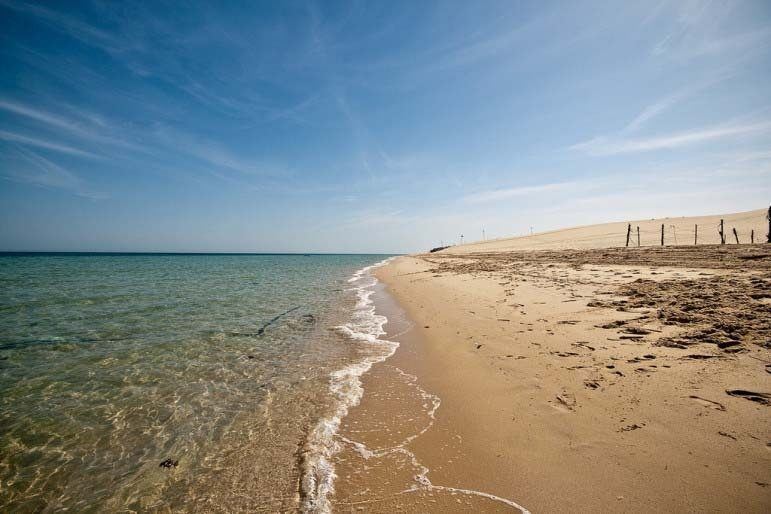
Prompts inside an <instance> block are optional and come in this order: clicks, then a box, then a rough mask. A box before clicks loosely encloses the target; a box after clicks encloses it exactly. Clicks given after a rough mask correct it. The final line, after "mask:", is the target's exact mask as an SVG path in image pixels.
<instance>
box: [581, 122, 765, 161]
mask: <svg viewBox="0 0 771 514" xmlns="http://www.w3.org/2000/svg"><path fill="white" fill-rule="evenodd" d="M769 130H771V122H769V121H762V122H754V123H744V124H733V125H718V126H712V127H707V128H703V129H699V130H692V131H688V132H678V133H676V134H669V135H666V136H659V137H650V138H626V139H625V138H609V137H595V138H593V139H590V140H588V141H584V142H582V143H577V144H575V145H572V146H571V147H570V149H571V150H577V151H580V152H583V153H585V154H587V155H592V156H603V155H616V154H625V153H635V152H649V151H652V150H665V149H672V148H678V147H682V146H688V145H695V144H699V143H705V142H707V141H715V140H719V139H727V138H731V137H736V136H742V135H749V134H753V133H761V132H767V131H769Z"/></svg>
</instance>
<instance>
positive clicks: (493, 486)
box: [376, 211, 771, 512]
mask: <svg viewBox="0 0 771 514" xmlns="http://www.w3.org/2000/svg"><path fill="white" fill-rule="evenodd" d="M764 213H765V211H752V212H750V213H740V214H737V215H725V216H717V217H709V218H707V217H705V218H702V219H700V220H696V221H694V220H693V219H684V221H682V222H681V223H680V224H681V225H682V226H683V227H685V226H691V227H693V225H694V224H697V223H701V224H703V225H705V226H710V225H714V224H715V221H716V220H719V219H720V218H723V219H725V220H726V222H725V225H726V230H727V231H728V230H729V228H728V227H732V226H740V227H742V228H741V230H739V233H740V237H744V236H743V235H742V234H744V232H745V231H747V229H749V230H752V229H754V230H755V237H756V241H758V238H759V237H764V236H765V231H763V222H764V221H765V220H764V219H763V216H764ZM729 220H730V221H729ZM661 223H662V222H661V221H660V220H654V225H658V226H659V227H660V225H661ZM664 223H665V225H666V222H664ZM731 223H733V225H732V224H731ZM740 223H744V225H740ZM672 224H674V223H672ZM756 225H757V226H756ZM633 226H636V224H634V223H633ZM609 227H610V226H609V225H606V226H595V227H583V228H581V229H570V230H566V231H562V232H553V233H550V234H548V235H539V236H533V237H532V238H517V239H509V240H501V241H495V242H488V243H485V244H479V245H466V247H456V248H453V249H451V250H450V251H447V250H445V251H442V252H439V253H434V254H425V255H416V256H405V257H400V258H398V259H395V260H393V261H392V262H391V263H389V264H388V265H387V266H384V267H382V268H380V269H378V270H377V271H376V276H377V277H378V278H379V279H380V280H382V281H383V282H384V283H385V284H386V285H387V287H388V291H389V292H390V294H391V295H393V297H395V298H396V300H397V301H398V302H399V304H400V305H401V306H402V307H403V308H404V309H405V310H406V311H407V313H408V315H409V316H410V318H411V319H412V320H413V321H414V325H415V329H414V332H415V340H416V341H419V343H415V344H419V352H418V354H419V358H420V364H419V365H415V366H414V369H418V370H419V371H417V372H416V375H417V379H418V380H419V382H420V384H421V386H422V387H423V388H425V389H426V390H427V391H430V392H431V393H432V394H435V395H437V397H439V398H441V408H440V409H438V410H437V412H436V416H435V418H436V419H435V422H434V424H433V426H432V427H431V429H430V430H428V431H427V432H426V433H425V434H423V435H421V437H419V438H416V439H415V440H414V441H411V442H410V445H409V446H410V450H411V451H412V452H413V453H414V454H415V455H416V456H417V458H418V459H419V460H420V462H421V463H422V464H423V465H424V466H425V467H426V468H427V469H430V470H431V471H430V473H428V475H427V476H428V477H429V478H430V479H431V480H432V482H433V483H442V484H452V485H453V486H456V487H461V488H466V489H471V490H477V491H486V492H488V493H490V494H494V495H497V496H500V497H503V498H515V499H516V501H517V502H518V503H519V504H521V505H523V506H524V507H526V508H527V509H528V510H530V511H531V512H592V511H593V512H598V511H600V512H608V511H617V512H620V511H623V512H650V511H656V512H661V511H668V512H696V511H698V512H729V511H733V512H768V511H769V510H770V509H771V485H769V484H771V443H769V441H771V431H770V429H769V427H771V423H770V422H771V415H770V413H771V380H770V378H771V375H769V373H770V372H771V293H770V291H771V247H769V245H764V244H755V245H736V244H733V245H724V246H723V245H703V246H693V245H691V246H677V247H671V246H665V247H663V248H662V247H660V246H658V247H647V248H646V247H642V248H608V247H610V246H623V244H624V238H623V237H621V241H620V244H619V241H618V239H619V238H617V237H615V234H616V232H618V230H610V229H609ZM624 227H626V223H622V224H619V226H618V227H613V228H624ZM712 228H714V227H711V228H710V229H712ZM611 232H613V234H614V236H613V239H612V241H611V240H610V239H607V238H606V240H605V243H602V242H601V241H600V240H599V239H595V240H594V243H593V246H592V245H588V246H585V245H582V243H580V241H584V242H586V241H587V240H588V239H586V237H587V236H592V235H593V234H594V235H597V234H604V233H611ZM759 232H760V234H761V236H759ZM622 234H623V231H622ZM683 234H684V232H683ZM678 237H680V236H679V235H678ZM692 237H693V234H692V233H691V239H692ZM705 237H706V235H705ZM539 238H540V239H539ZM713 239H714V238H713ZM528 241H529V242H528ZM609 242H610V243H615V244H609ZM691 242H692V241H691ZM544 247H546V248H550V249H545V248H544ZM603 247H604V248H603ZM567 248H573V249H567ZM582 248H584V249H582ZM589 248H594V249H589ZM402 351H405V350H403V349H402V348H400V350H399V351H397V356H396V358H397V359H398V358H399V352H402ZM448 448H453V449H454V450H453V451H451V452H450V451H448ZM450 455H451V456H452V457H450ZM448 459H451V460H452V462H448Z"/></svg>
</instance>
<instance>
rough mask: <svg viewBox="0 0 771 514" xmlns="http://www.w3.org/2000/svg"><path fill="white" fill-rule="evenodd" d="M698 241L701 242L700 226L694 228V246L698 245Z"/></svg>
mask: <svg viewBox="0 0 771 514" xmlns="http://www.w3.org/2000/svg"><path fill="white" fill-rule="evenodd" d="M698 240H699V226H698V225H694V226H693V244H694V245H696V244H697V242H696V241H698Z"/></svg>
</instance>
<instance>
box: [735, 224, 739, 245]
mask: <svg viewBox="0 0 771 514" xmlns="http://www.w3.org/2000/svg"><path fill="white" fill-rule="evenodd" d="M734 237H735V238H736V244H739V234H738V233H737V232H736V227H734Z"/></svg>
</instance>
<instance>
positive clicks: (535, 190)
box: [461, 182, 575, 204]
mask: <svg viewBox="0 0 771 514" xmlns="http://www.w3.org/2000/svg"><path fill="white" fill-rule="evenodd" d="M574 185H575V183H574V182H557V183H553V184H541V185H538V186H523V187H512V188H506V189H492V190H489V191H481V192H479V193H474V194H470V195H466V196H464V197H463V198H462V199H461V200H462V202H463V203H467V204H479V203H488V202H496V201H499V200H505V199H507V198H513V197H516V196H531V195H537V194H541V193H551V192H554V191H560V190H564V189H568V188H570V187H573V186H574Z"/></svg>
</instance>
